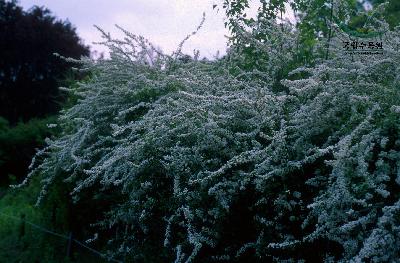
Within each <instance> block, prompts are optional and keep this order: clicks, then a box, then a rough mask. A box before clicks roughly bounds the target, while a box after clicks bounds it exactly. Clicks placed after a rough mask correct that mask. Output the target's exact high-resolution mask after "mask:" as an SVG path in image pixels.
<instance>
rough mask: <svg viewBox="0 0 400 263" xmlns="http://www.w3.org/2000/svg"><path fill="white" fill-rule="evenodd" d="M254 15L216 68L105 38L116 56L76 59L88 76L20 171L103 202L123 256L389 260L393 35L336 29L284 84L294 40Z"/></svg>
mask: <svg viewBox="0 0 400 263" xmlns="http://www.w3.org/2000/svg"><path fill="white" fill-rule="evenodd" d="M258 23H260V24H259V26H257V27H255V28H257V30H254V31H252V32H250V33H249V32H246V31H243V32H242V33H241V35H240V36H239V37H240V38H241V41H239V42H240V43H239V44H238V45H237V46H236V48H232V49H231V50H230V51H229V52H228V55H226V56H225V57H223V58H222V59H219V60H216V61H207V60H198V58H197V57H195V58H190V57H187V56H186V57H185V56H182V54H181V52H180V51H179V50H178V51H177V52H176V53H174V54H173V55H171V56H168V55H164V54H162V53H161V52H160V51H158V50H156V49H155V48H154V47H153V46H152V45H151V44H150V43H149V42H148V41H146V40H145V39H143V38H141V37H138V36H135V35H133V34H131V33H129V32H125V33H126V38H125V39H124V40H113V39H111V38H110V36H108V35H107V34H104V37H105V44H106V45H108V46H109V47H110V49H111V58H110V59H108V60H99V61H91V60H88V59H84V60H81V61H80V62H81V63H82V64H83V65H84V67H85V69H86V70H89V71H91V72H92V74H93V75H92V78H91V80H90V81H88V82H83V83H81V84H80V86H79V88H78V89H77V90H73V91H72V92H74V93H75V94H76V95H78V96H79V97H80V100H79V101H78V103H77V104H76V105H75V106H73V107H72V108H70V109H67V110H65V112H63V115H62V117H61V119H60V123H61V126H62V128H63V130H64V134H63V136H62V137H60V138H58V139H55V140H53V141H50V140H49V141H48V147H47V148H46V149H44V150H42V151H41V152H39V153H38V154H37V156H36V160H34V162H33V164H32V168H33V170H32V172H31V174H30V175H29V177H28V179H27V180H29V178H30V177H32V176H34V175H35V174H41V176H43V178H44V179H43V185H44V186H43V191H42V195H41V197H45V194H46V191H48V189H50V188H51V186H52V184H53V183H56V182H57V181H59V179H62V180H64V181H65V182H68V183H69V184H71V185H73V190H72V196H73V198H74V200H75V201H76V202H80V201H81V199H80V198H81V196H85V198H88V196H89V197H90V198H93V199H99V198H100V199H101V198H108V199H111V200H113V203H112V204H111V205H109V206H107V207H104V208H103V215H104V218H103V219H102V220H99V222H92V223H98V224H97V227H98V230H96V231H100V233H101V231H103V230H104V229H106V230H107V233H108V234H109V232H110V231H111V232H112V238H111V239H110V240H109V249H110V253H112V254H113V255H117V256H123V257H125V258H126V259H127V260H128V261H132V262H216V261H223V262H224V261H225V262H273V261H279V262H282V261H284V260H287V261H288V262H304V261H307V262H321V261H326V262H333V261H339V262H365V261H366V260H367V261H368V260H370V261H371V262H390V261H395V260H397V259H398V258H399V256H400V255H399V253H400V251H399V247H400V229H399V228H400V191H399V190H400V167H399V166H400V136H399V135H400V134H399V132H400V122H399V118H400V115H399V114H400V102H399V98H400V66H399V65H400V51H399V44H400V38H399V36H400V34H399V33H400V31H399V29H396V30H394V31H388V32H387V33H386V34H385V35H384V36H382V40H381V41H382V42H383V43H384V45H385V49H384V54H383V55H376V56H367V55H349V54H346V53H345V51H344V50H343V48H342V46H341V41H342V39H343V38H344V39H349V38H350V36H348V35H346V34H345V33H341V34H338V35H337V36H335V37H332V39H330V40H329V41H330V42H329V46H328V47H329V58H328V59H323V58H320V59H319V60H316V63H314V64H312V65H310V64H307V65H306V64H305V65H301V66H299V67H297V68H295V69H294V70H292V71H291V72H290V73H288V74H287V76H286V77H285V78H282V76H283V75H284V74H283V73H282V72H283V70H285V69H287V67H288V66H287V65H288V64H289V62H290V61H293V60H294V59H296V56H297V55H296V54H297V50H296V48H298V47H297V46H296V43H297V41H298V39H299V37H301V36H299V35H298V34H297V33H296V32H295V30H293V28H291V27H290V25H284V26H283V25H279V24H276V23H275V22H273V21H269V20H268V21H267V20H266V21H263V20H260V21H258ZM238 32H239V31H238ZM261 33H263V34H266V35H268V36H269V37H268V38H266V39H263V41H260V40H259V39H258V38H257V37H256V36H258V35H259V34H261ZM249 47H251V52H254V53H255V54H258V55H257V56H256V57H257V59H256V60H254V61H256V62H255V63H256V66H255V67H251V66H247V64H246V63H248V56H245V55H243V53H244V52H248V50H249ZM325 47H326V43H322V44H321V47H318V46H316V48H325ZM105 193H106V194H105ZM103 194H104V195H103ZM86 202H89V201H87V200H86ZM87 227H88V229H89V226H87ZM99 237H101V234H100V235H99Z"/></svg>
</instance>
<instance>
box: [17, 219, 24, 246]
mask: <svg viewBox="0 0 400 263" xmlns="http://www.w3.org/2000/svg"><path fill="white" fill-rule="evenodd" d="M18 232H19V233H18V240H21V239H22V238H23V237H24V236H25V214H21V215H20V222H19V229H18Z"/></svg>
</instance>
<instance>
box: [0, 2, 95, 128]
mask: <svg viewBox="0 0 400 263" xmlns="http://www.w3.org/2000/svg"><path fill="white" fill-rule="evenodd" d="M54 53H59V54H61V55H63V56H66V57H73V58H80V57H81V56H88V55H89V49H88V47H87V46H85V45H83V44H82V42H81V40H80V39H79V37H78V35H77V33H76V29H75V28H74V27H73V26H72V24H71V23H70V22H69V21H62V20H59V19H57V18H56V17H54V16H53V15H52V13H51V12H50V11H49V10H48V9H46V8H43V7H37V6H35V7H33V8H31V9H30V10H28V11H24V10H23V9H22V7H20V6H18V2H17V1H15V0H13V1H6V0H0V116H3V117H5V118H6V119H8V120H9V122H10V123H12V124H15V123H16V122H17V121H18V120H23V121H26V120H28V119H30V118H32V117H42V116H45V115H48V114H51V113H55V112H57V110H59V109H60V102H62V101H63V99H64V95H63V94H62V93H61V92H60V90H59V89H58V85H59V84H60V80H61V79H62V78H63V77H64V76H65V74H66V73H67V72H68V70H69V69H70V67H71V64H70V63H67V62H65V61H63V60H61V59H59V58H58V57H55V56H54V55H53V54H54Z"/></svg>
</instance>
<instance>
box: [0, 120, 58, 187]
mask: <svg viewBox="0 0 400 263" xmlns="http://www.w3.org/2000/svg"><path fill="white" fill-rule="evenodd" d="M54 122H55V117H50V118H46V119H32V120H30V121H28V122H27V123H22V122H20V123H18V124H17V125H16V126H13V127H11V126H9V124H8V122H7V120H5V119H4V118H1V117H0V184H1V185H5V184H9V183H11V182H15V180H17V181H21V179H23V178H24V177H25V175H26V174H27V171H28V166H29V164H30V162H31V159H32V156H33V155H34V154H35V152H36V150H35V149H36V148H40V147H42V146H43V143H44V138H46V137H47V136H50V135H51V134H53V133H54V129H52V130H51V129H49V128H48V127H47V124H50V123H54Z"/></svg>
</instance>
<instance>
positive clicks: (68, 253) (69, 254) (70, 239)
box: [67, 232, 72, 258]
mask: <svg viewBox="0 0 400 263" xmlns="http://www.w3.org/2000/svg"><path fill="white" fill-rule="evenodd" d="M71 246H72V232H69V236H68V244H67V258H71Z"/></svg>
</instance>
